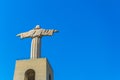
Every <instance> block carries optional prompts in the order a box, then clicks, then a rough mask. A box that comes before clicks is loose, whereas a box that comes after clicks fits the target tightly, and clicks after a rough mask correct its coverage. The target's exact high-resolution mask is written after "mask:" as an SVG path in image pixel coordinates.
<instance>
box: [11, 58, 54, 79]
mask: <svg viewBox="0 0 120 80" xmlns="http://www.w3.org/2000/svg"><path fill="white" fill-rule="evenodd" d="M29 69H33V70H34V71H35V80H50V79H49V78H50V76H51V80H53V71H52V68H51V66H50V64H49V62H48V60H47V59H46V58H39V59H31V60H17V61H16V67H15V72H14V79H13V80H25V72H26V71H27V70H29Z"/></svg>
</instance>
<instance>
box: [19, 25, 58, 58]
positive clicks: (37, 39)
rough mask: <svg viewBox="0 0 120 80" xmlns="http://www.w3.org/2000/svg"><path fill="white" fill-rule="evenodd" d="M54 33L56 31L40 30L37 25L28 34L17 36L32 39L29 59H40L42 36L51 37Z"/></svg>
mask: <svg viewBox="0 0 120 80" xmlns="http://www.w3.org/2000/svg"><path fill="white" fill-rule="evenodd" d="M54 32H58V31H57V30H46V29H42V28H40V26H39V25H37V26H36V27H35V28H34V29H33V30H30V31H28V32H24V33H20V34H17V36H20V38H22V39H23V38H32V43H31V56H30V57H31V59H36V58H39V57H40V51H41V50H40V45H41V38H42V36H52V35H53V33H54Z"/></svg>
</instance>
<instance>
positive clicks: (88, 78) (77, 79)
mask: <svg viewBox="0 0 120 80" xmlns="http://www.w3.org/2000/svg"><path fill="white" fill-rule="evenodd" d="M37 24H39V25H41V27H42V28H45V29H57V30H59V31H60V32H59V33H56V34H54V36H51V37H44V38H43V39H42V57H47V58H48V60H49V62H50V64H51V65H52V67H53V70H54V75H55V76H54V80H120V1H119V0H0V80H13V75H14V68H15V61H16V60H20V59H29V56H30V45H31V39H24V40H21V39H20V38H18V37H16V34H18V33H20V32H24V31H28V30H30V29H33V28H34V27H35V26H36V25H37Z"/></svg>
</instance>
